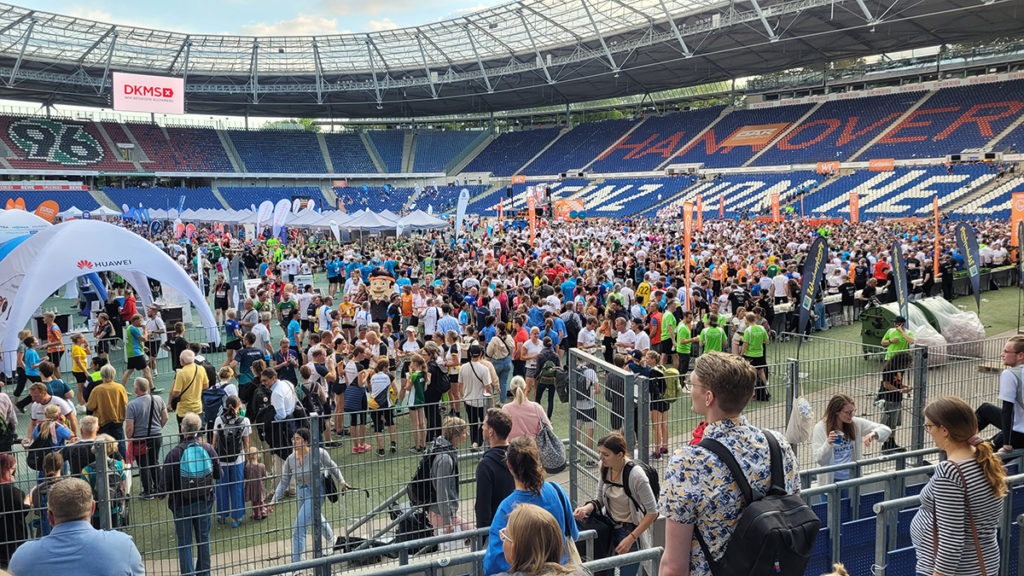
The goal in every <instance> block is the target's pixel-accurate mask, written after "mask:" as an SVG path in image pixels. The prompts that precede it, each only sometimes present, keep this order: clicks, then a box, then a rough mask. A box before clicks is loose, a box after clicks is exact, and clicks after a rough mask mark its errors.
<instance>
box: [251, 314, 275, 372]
mask: <svg viewBox="0 0 1024 576" xmlns="http://www.w3.org/2000/svg"><path fill="white" fill-rule="evenodd" d="M252 334H253V336H255V337H256V344H255V345H254V346H253V347H254V348H256V349H257V350H259V351H260V352H262V353H263V357H264V358H266V359H268V360H269V359H270V358H273V356H274V348H273V347H272V346H271V345H270V312H260V323H259V324H257V325H255V326H253V327H252Z"/></svg>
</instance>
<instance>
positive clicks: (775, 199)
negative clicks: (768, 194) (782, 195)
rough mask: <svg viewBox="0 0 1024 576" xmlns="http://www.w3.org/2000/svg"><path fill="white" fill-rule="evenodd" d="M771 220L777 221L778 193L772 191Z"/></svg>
mask: <svg viewBox="0 0 1024 576" xmlns="http://www.w3.org/2000/svg"><path fill="white" fill-rule="evenodd" d="M772 222H775V223H778V222H779V193H778V192H772Z"/></svg>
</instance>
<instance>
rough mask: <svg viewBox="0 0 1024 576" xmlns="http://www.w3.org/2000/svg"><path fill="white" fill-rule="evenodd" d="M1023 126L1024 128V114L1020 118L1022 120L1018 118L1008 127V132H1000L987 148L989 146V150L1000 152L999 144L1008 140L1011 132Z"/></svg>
mask: <svg viewBox="0 0 1024 576" xmlns="http://www.w3.org/2000/svg"><path fill="white" fill-rule="evenodd" d="M1021 126H1024V114H1022V115H1021V116H1020V118H1017V119H1016V120H1014V121H1013V123H1012V124H1010V125H1009V126H1007V127H1006V130H1003V131H1002V132H1000V133H999V134H997V135H996V137H995V138H993V139H992V140H991V141H990V142H989V143H988V145H987V146H988V148H991V149H993V150H999V148H998V145H999V143H1000V142H1002V141H1003V139H1004V138H1006V137H1007V136H1009V135H1010V133H1011V132H1013V131H1014V130H1016V129H1017V128H1020V127H1021Z"/></svg>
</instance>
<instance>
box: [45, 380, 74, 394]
mask: <svg viewBox="0 0 1024 576" xmlns="http://www.w3.org/2000/svg"><path fill="white" fill-rule="evenodd" d="M46 391H47V392H48V393H49V394H50V396H56V397H57V398H64V395H65V394H67V393H68V392H71V387H70V386H68V384H67V382H65V381H63V380H61V379H60V378H54V379H53V380H50V381H49V382H47V383H46Z"/></svg>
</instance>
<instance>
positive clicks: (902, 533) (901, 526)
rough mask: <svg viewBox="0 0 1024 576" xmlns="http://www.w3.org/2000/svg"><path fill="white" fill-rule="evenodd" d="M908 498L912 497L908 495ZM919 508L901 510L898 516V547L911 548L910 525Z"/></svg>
mask: <svg viewBox="0 0 1024 576" xmlns="http://www.w3.org/2000/svg"><path fill="white" fill-rule="evenodd" d="M907 496H910V494H908V495H907ZM917 510H918V509H917V508H907V509H904V510H900V511H899V512H898V513H897V514H896V545H897V546H899V547H903V546H910V545H911V543H910V523H911V522H913V521H914V516H916V515H917Z"/></svg>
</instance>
